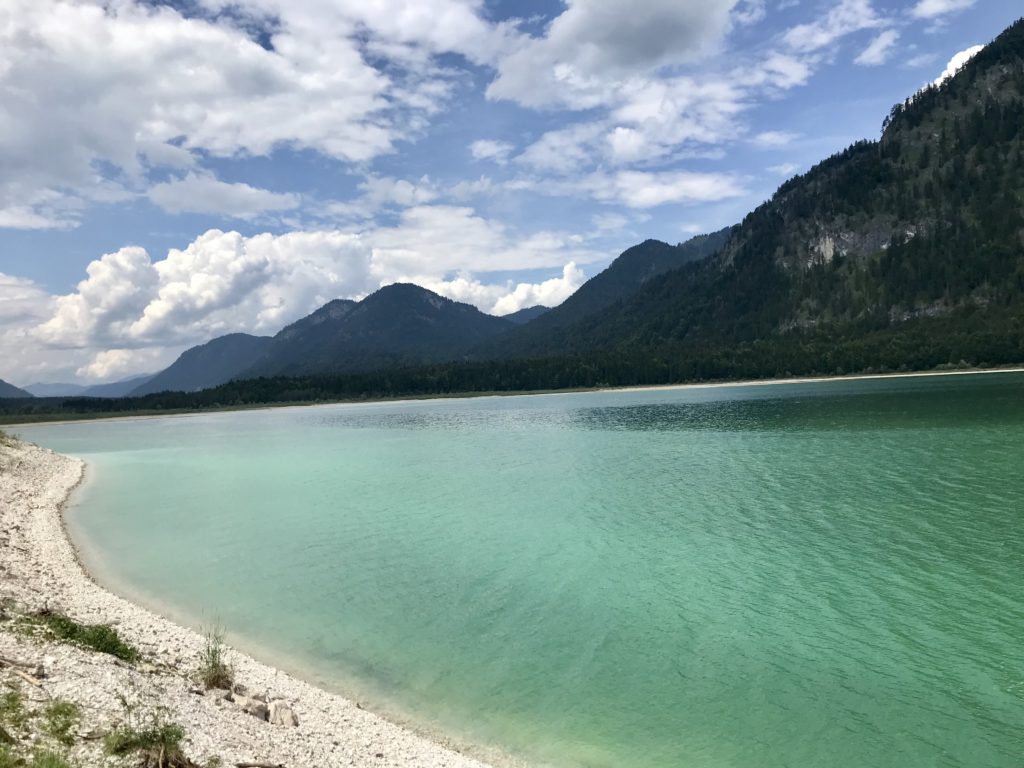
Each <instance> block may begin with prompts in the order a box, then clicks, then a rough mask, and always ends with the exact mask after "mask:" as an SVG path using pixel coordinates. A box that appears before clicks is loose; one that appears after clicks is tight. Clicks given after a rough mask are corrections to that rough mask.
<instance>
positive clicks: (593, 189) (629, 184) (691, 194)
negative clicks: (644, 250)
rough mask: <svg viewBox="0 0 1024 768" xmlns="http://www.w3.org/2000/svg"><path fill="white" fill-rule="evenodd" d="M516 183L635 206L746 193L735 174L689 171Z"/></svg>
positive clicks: (602, 174) (600, 174) (550, 192)
mask: <svg viewBox="0 0 1024 768" xmlns="http://www.w3.org/2000/svg"><path fill="white" fill-rule="evenodd" d="M519 186H521V187H523V188H529V189H533V190H535V191H537V192H540V193H541V194H548V195H581V194H585V195H588V196H589V197H591V198H593V199H594V200H598V201H600V202H603V203H619V204H622V205H625V206H627V207H629V208H635V209H645V208H655V207H657V206H659V205H665V204H668V203H677V204H690V203H703V202H716V201H719V200H726V199H729V198H733V197H739V196H741V195H744V194H746V190H745V189H744V187H743V182H742V180H741V179H739V178H737V177H736V176H734V175H731V174H726V173H696V172H691V171H617V172H615V173H607V172H604V171H596V172H594V173H590V174H587V175H585V176H581V177H579V178H576V179H566V180H552V179H545V180H543V181H525V180H524V181H521V182H520V183H519Z"/></svg>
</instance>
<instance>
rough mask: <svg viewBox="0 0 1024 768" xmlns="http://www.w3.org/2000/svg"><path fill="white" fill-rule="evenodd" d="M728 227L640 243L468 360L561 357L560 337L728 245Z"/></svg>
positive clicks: (487, 344)
mask: <svg viewBox="0 0 1024 768" xmlns="http://www.w3.org/2000/svg"><path fill="white" fill-rule="evenodd" d="M731 233H732V227H726V228H725V229H720V230H718V231H717V232H712V233H710V234H706V235H697V236H696V237H693V238H690V239H689V240H687V241H686V242H684V243H679V244H678V245H669V244H668V243H663V242H661V241H660V240H645V241H644V242H642V243H640V244H638V245H634V246H633V247H631V248H628V249H626V250H625V251H623V252H622V253H621V254H620V255H619V256H618V258H616V259H615V260H614V261H613V262H612V263H611V264H610V265H609V266H608V267H607V268H606V269H604V270H603V271H601V272H599V273H598V274H597V275H595V276H594V277H592V278H590V279H589V280H587V281H586V282H585V283H584V284H583V285H582V286H580V288H579V289H578V290H577V291H576V292H575V293H573V294H572V295H571V296H570V297H569V298H568V299H566V300H565V301H564V302H562V303H561V304H560V305H558V306H557V307H554V308H553V309H550V310H548V311H547V312H545V313H544V314H543V315H540V316H538V317H537V318H536V319H534V320H533V321H531V322H529V323H527V324H525V325H524V326H523V327H522V328H520V329H517V330H515V331H513V332H512V333H510V334H508V335H506V336H503V337H501V338H500V339H497V340H494V341H492V342H490V343H485V344H483V345H482V346H481V347H480V348H479V349H476V350H474V355H475V356H477V357H481V358H486V357H501V358H504V357H510V356H511V357H515V356H542V355H545V354H551V353H555V354H557V353H559V352H560V351H561V344H562V342H561V334H560V331H561V330H562V329H565V328H569V327H572V326H573V325H574V324H575V323H579V322H581V321H583V320H585V319H586V318H588V317H590V316H592V315H594V314H596V313H597V312H600V311H601V310H603V309H605V308H607V307H609V306H611V305H613V304H615V303H616V302H620V301H624V300H626V299H628V298H629V297H631V296H633V295H634V294H635V293H637V291H639V290H640V289H641V288H643V286H644V285H645V284H647V283H648V282H649V281H651V280H653V279H654V278H656V277H658V276H659V275H662V274H665V273H666V272H671V271H673V270H676V269H679V268H681V267H683V266H685V265H687V264H692V263H694V262H699V261H701V260H703V259H707V258H708V257H710V256H711V255H712V254H714V253H716V252H717V251H719V250H720V249H721V248H722V247H723V246H724V245H725V244H726V243H727V242H728V240H729V237H730V235H731Z"/></svg>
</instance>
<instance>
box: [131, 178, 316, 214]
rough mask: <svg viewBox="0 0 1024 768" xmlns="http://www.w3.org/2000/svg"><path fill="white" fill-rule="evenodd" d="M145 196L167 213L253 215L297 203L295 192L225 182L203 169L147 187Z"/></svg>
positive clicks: (291, 206) (297, 198)
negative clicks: (284, 192)
mask: <svg viewBox="0 0 1024 768" xmlns="http://www.w3.org/2000/svg"><path fill="white" fill-rule="evenodd" d="M149 199H150V200H152V201H153V202H154V203H156V204H157V205H159V206H160V207H161V208H163V209H164V210H165V211H167V212H168V213H210V214H218V215H221V216H229V217H232V218H236V219H254V218H256V217H258V216H260V215H261V214H264V213H267V212H269V211H288V210H292V209H294V208H298V206H299V197H298V195H293V194H280V193H277V192H271V191H269V190H266V189H259V188H258V187H252V186H249V185H248V184H244V183H234V184H229V183H227V182H224V181H219V180H218V179H216V178H214V177H213V176H212V175H210V174H206V173H190V174H188V175H187V176H185V177H184V178H181V179H174V180H173V181H166V182H163V183H161V184H156V185H154V186H153V187H152V188H151V189H150V190H149Z"/></svg>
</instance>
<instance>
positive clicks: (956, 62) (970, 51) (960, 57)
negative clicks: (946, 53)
mask: <svg viewBox="0 0 1024 768" xmlns="http://www.w3.org/2000/svg"><path fill="white" fill-rule="evenodd" d="M984 48H985V46H984V45H972V46H971V47H970V48H965V49H964V50H962V51H959V52H958V53H955V54H953V58H951V59H950V60H949V63H948V64H946V68H945V69H944V70H942V74H941V75H939V76H938V77H937V78H935V80H933V81H932V84H933V85H942V84H943V83H944V82H946V81H947V80H948V79H949V78H951V77H953V75H955V74H956V73H957V72H959V71H960V68H961V67H962V66H964V65H965V64H966V63H967V62H968V61H970V60H971V59H973V58H974V57H975V56H977V55H978V53H980V52H981V51H982V50H984Z"/></svg>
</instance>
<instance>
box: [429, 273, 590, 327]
mask: <svg viewBox="0 0 1024 768" xmlns="http://www.w3.org/2000/svg"><path fill="white" fill-rule="evenodd" d="M586 279H587V278H586V275H585V274H584V273H583V271H582V270H581V269H580V268H579V267H577V266H576V264H575V263H574V262H571V261H570V262H569V263H568V264H566V265H565V267H563V268H562V274H561V275H559V276H558V277H552V278H549V279H547V280H543V281H541V282H539V283H525V282H520V283H514V282H512V281H507V282H504V283H494V284H487V283H483V282H481V281H480V280H478V279H476V278H474V277H472V276H467V275H460V276H458V277H456V278H454V279H452V280H430V279H422V278H421V279H418V280H417V279H413V281H414V282H418V283H419V284H420V285H422V286H423V287H424V288H429V289H430V290H432V291H434V292H435V293H439V294H441V295H442V296H447V297H448V298H450V299H454V300H455V301H462V302H466V303H467V304H474V305H476V306H477V307H479V308H480V309H481V310H483V311H484V312H487V313H488V314H492V315H507V314H510V313H512V312H517V311H519V310H520V309H525V308H526V307H533V306H536V305H538V304H541V305H543V306H545V307H554V306H557V305H558V304H561V303H562V302H563V301H565V300H566V299H567V298H569V297H570V296H571V295H572V294H573V293H575V292H576V290H577V289H578V288H579V287H580V286H581V285H583V283H584V282H585V281H586Z"/></svg>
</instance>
